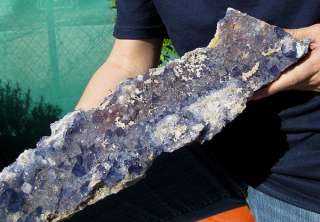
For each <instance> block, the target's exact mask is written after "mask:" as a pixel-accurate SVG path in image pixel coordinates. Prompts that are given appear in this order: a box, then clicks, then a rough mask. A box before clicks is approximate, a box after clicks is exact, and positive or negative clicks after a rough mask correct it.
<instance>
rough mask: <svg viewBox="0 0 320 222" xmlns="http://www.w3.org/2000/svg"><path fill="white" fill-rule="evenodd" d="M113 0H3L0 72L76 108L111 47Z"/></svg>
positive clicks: (36, 92)
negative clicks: (86, 86) (89, 81)
mask: <svg viewBox="0 0 320 222" xmlns="http://www.w3.org/2000/svg"><path fill="white" fill-rule="evenodd" d="M111 5H112V3H111V0H90V1H89V0H1V1H0V77H1V80H9V81H12V82H18V83H19V84H20V86H21V87H22V88H25V89H26V88H30V89H31V93H32V95H33V97H34V98H39V97H40V96H44V97H45V100H46V101H48V102H50V103H53V104H57V105H59V106H60V107H61V108H62V109H63V111H64V113H65V112H68V111H71V110H72V109H73V108H74V106H75V104H76V102H77V101H78V99H79V97H80V95H81V93H82V91H83V89H84V87H85V85H86V84H87V82H88V80H89V79H90V77H91V75H92V74H93V72H94V71H95V70H96V69H97V68H98V67H99V66H100V64H101V63H102V62H103V61H104V60H105V58H106V56H107V54H108V53H109V51H110V49H111V46H112V43H113V37H112V30H113V19H114V14H115V12H114V10H112V9H111Z"/></svg>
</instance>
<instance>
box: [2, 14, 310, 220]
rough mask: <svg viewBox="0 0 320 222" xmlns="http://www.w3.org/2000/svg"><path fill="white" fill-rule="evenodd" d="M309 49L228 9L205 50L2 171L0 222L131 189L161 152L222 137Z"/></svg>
mask: <svg viewBox="0 0 320 222" xmlns="http://www.w3.org/2000/svg"><path fill="white" fill-rule="evenodd" d="M308 44H309V43H308V41H307V40H305V41H297V40H295V39H293V38H292V37H291V36H290V35H289V34H287V33H286V32H285V31H284V30H283V29H281V28H278V27H275V26H272V25H269V24H267V23H265V22H263V21H260V20H257V19H255V18H253V17H250V16H248V15H246V14H242V13H240V12H239V11H236V10H234V9H228V10H227V13H226V16H225V17H224V18H223V19H222V20H220V21H219V23H218V25H217V32H216V35H215V37H214V39H212V41H211V42H210V44H209V46H208V47H205V48H198V49H195V50H194V51H192V52H188V53H186V54H185V55H184V56H182V58H181V59H177V60H174V61H171V62H169V63H168V64H167V65H166V66H164V67H161V68H157V69H151V70H149V71H148V72H147V73H146V74H144V75H139V76H137V77H136V78H131V79H128V80H126V81H124V82H122V83H121V84H120V85H119V86H118V87H117V89H116V90H115V91H114V93H113V94H111V95H110V96H107V97H106V98H105V100H104V102H103V103H102V104H101V105H100V106H99V107H98V108H97V109H92V110H90V111H74V112H71V113H69V114H67V115H66V116H65V117H64V118H62V119H61V120H59V121H57V122H55V123H53V124H51V131H52V132H51V135H50V136H47V137H43V138H42V139H41V140H40V141H39V142H38V143H37V145H36V148H35V149H29V150H26V151H25V152H23V153H22V154H21V155H20V156H19V157H18V159H17V160H16V162H14V163H13V164H11V165H10V166H8V167H6V168H5V169H4V170H3V171H2V172H1V173H0V221H1V222H40V221H41V222H42V221H61V220H63V219H64V218H66V217H68V216H70V215H72V214H74V213H75V212H77V211H79V210H81V209H83V208H84V207H85V206H87V205H89V204H93V203H95V202H96V201H98V200H100V199H102V198H105V197H106V196H108V195H111V194H113V193H117V192H118V191H120V190H122V189H124V188H125V187H127V186H130V185H132V184H134V183H135V182H137V181H138V180H139V179H142V178H143V176H144V175H145V174H146V171H147V169H148V168H149V167H150V165H151V164H152V162H153V160H154V159H155V158H156V157H157V156H159V155H160V154H161V153H162V152H173V151H175V150H177V149H179V148H182V147H184V146H185V145H186V144H189V143H202V142H204V141H205V140H210V139H211V138H212V137H213V136H214V135H215V134H217V133H218V132H220V131H221V129H222V128H223V127H224V126H225V125H226V124H227V123H228V122H230V121H232V120H233V119H234V118H235V117H236V116H237V115H238V114H240V113H241V112H242V111H243V110H244V109H245V107H246V102H247V99H248V98H249V97H250V96H252V95H253V93H254V91H256V90H258V89H259V88H261V87H262V86H264V85H265V84H267V83H269V82H271V81H273V80H275V79H276V78H277V77H278V76H279V74H280V73H281V72H282V71H283V70H285V69H286V68H287V67H288V66H290V65H292V64H294V63H296V62H297V61H298V59H299V58H301V57H302V56H303V55H305V54H306V53H307V51H308Z"/></svg>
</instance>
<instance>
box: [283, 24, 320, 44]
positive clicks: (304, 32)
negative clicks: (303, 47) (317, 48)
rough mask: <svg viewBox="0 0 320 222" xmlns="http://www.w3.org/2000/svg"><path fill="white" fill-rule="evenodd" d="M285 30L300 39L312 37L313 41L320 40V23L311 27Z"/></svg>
mask: <svg viewBox="0 0 320 222" xmlns="http://www.w3.org/2000/svg"><path fill="white" fill-rule="evenodd" d="M285 31H286V32H288V33H290V34H291V35H292V36H293V37H294V38H296V39H299V40H302V39H310V40H311V42H315V43H317V42H319V35H320V24H315V25H312V26H309V27H305V28H299V29H285Z"/></svg>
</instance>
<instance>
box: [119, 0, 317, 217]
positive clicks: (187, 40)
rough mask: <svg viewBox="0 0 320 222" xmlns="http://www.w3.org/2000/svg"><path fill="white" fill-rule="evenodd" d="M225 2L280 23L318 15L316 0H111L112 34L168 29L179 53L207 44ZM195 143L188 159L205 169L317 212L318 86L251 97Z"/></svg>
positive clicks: (296, 23)
mask: <svg viewBox="0 0 320 222" xmlns="http://www.w3.org/2000/svg"><path fill="white" fill-rule="evenodd" d="M227 7H233V8H235V9H238V10H240V11H242V12H246V13H248V14H249V15H252V16H254V17H257V18H260V19H262V20H264V21H267V22H268V23H271V24H274V25H277V26H280V27H285V28H299V27H305V26H310V25H312V24H315V23H317V22H320V1H319V0H305V1H301V0H281V1H280V0H215V1H213V0H119V6H118V16H117V23H116V26H115V31H114V35H115V37H116V38H120V39H143V38H157V37H165V36H169V37H170V38H171V39H172V41H173V44H174V47H175V49H176V50H177V52H178V53H179V54H180V55H182V54H184V53H185V52H187V51H190V50H193V49H195V48H197V47H203V46H206V45H208V43H209V41H210V40H211V38H212V37H213V36H214V33H215V29H216V24H217V22H218V20H219V19H220V18H222V17H223V16H224V14H225V11H226V8H227ZM198 148H199V149H202V150H203V151H200V152H203V155H202V157H204V159H201V160H199V161H198V162H197V163H195V164H199V165H201V164H202V166H205V167H206V168H207V169H208V170H209V171H210V170H212V169H213V168H214V167H215V165H219V166H223V168H224V169H225V170H226V172H228V174H229V175H232V176H234V178H238V179H241V180H243V181H245V182H246V183H247V184H249V185H251V186H254V187H256V188H258V189H259V190H261V191H263V192H265V193H267V194H269V195H271V196H273V197H276V198H279V199H281V200H283V201H286V202H288V203H291V204H293V205H296V206H298V207H301V208H305V209H309V210H312V211H315V212H318V213H320V97H319V94H318V93H315V92H302V91H290V92H282V93H278V94H277V95H274V96H271V97H268V98H266V99H263V100H260V101H257V102H251V103H249V104H248V108H247V109H246V111H245V112H244V113H243V114H241V115H240V116H239V118H237V119H236V120H235V121H234V122H232V123H231V124H229V125H228V126H227V127H226V128H225V129H224V130H223V132H222V133H220V134H218V135H217V136H216V137H214V139H213V140H212V141H210V142H207V143H205V144H203V145H201V146H199V147H198ZM213 162H214V163H213ZM212 171H213V170H212ZM220 178H222V177H220ZM230 184H232V182H230V181H229V182H225V181H224V184H222V185H224V186H229V185H230Z"/></svg>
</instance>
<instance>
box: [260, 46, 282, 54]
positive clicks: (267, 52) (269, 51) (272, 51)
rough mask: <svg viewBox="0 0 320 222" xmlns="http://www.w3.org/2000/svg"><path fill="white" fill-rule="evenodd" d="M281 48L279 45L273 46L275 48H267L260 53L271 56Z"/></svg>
mask: <svg viewBox="0 0 320 222" xmlns="http://www.w3.org/2000/svg"><path fill="white" fill-rule="evenodd" d="M280 50H281V47H278V48H275V49H268V51H266V52H262V53H261V54H262V55H263V56H271V55H272V54H274V53H276V52H279V51H280Z"/></svg>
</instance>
